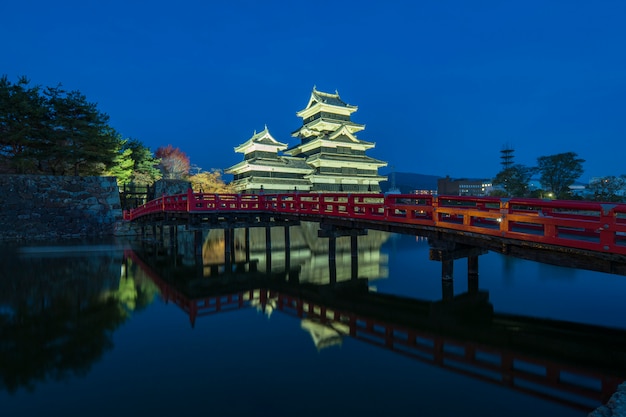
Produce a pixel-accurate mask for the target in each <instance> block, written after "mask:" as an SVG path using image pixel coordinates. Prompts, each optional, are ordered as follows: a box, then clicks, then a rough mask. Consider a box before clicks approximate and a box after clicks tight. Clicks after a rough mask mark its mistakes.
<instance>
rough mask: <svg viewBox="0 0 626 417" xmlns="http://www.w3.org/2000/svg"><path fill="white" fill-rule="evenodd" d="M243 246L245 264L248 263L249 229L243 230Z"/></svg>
mask: <svg viewBox="0 0 626 417" xmlns="http://www.w3.org/2000/svg"><path fill="white" fill-rule="evenodd" d="M243 239H244V244H245V245H246V263H248V262H250V228H249V227H246V229H245V230H244V236H243Z"/></svg>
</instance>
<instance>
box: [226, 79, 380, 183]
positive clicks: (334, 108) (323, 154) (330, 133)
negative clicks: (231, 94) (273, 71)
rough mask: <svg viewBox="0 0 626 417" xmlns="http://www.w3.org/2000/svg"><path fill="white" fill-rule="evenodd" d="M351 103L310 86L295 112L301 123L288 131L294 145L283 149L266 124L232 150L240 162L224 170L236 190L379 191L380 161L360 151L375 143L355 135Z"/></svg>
mask: <svg viewBox="0 0 626 417" xmlns="http://www.w3.org/2000/svg"><path fill="white" fill-rule="evenodd" d="M357 109H358V107H357V106H352V105H350V104H347V103H345V102H344V101H343V100H342V99H341V97H339V93H337V92H335V94H330V93H324V92H322V91H317V90H316V89H315V87H313V92H312V93H311V98H310V99H309V103H308V104H307V106H306V107H305V108H304V109H303V110H300V111H299V112H298V113H296V114H297V115H298V117H301V118H302V126H301V127H300V128H299V129H297V130H296V131H294V132H293V133H292V134H291V135H292V136H293V137H296V138H299V139H300V143H299V144H298V145H296V146H293V147H291V148H288V146H287V144H285V143H282V142H279V141H277V140H276V139H274V137H273V136H272V135H271V134H270V132H269V130H268V129H267V126H266V127H265V129H264V130H263V131H262V132H260V133H255V134H254V135H253V136H252V137H251V138H250V139H248V140H247V141H246V142H245V143H243V144H241V145H239V146H237V147H236V148H235V152H240V153H243V155H244V157H243V161H242V162H240V163H238V164H236V165H233V166H232V167H230V168H228V169H226V170H225V172H226V173H227V174H233V175H234V180H233V185H234V186H235V189H236V191H237V192H238V193H248V194H258V193H260V192H266V193H280V192H293V191H302V192H364V193H367V192H372V193H378V192H380V182H381V181H385V180H386V179H387V178H386V177H383V176H380V175H378V169H379V168H381V167H384V166H386V165H387V163H386V162H384V161H380V160H378V159H374V158H371V157H369V156H367V155H365V152H366V151H367V150H368V149H372V148H374V146H375V144H374V143H372V142H366V141H364V140H360V139H358V138H357V137H356V133H357V132H360V131H361V130H363V129H365V125H362V124H358V123H354V122H353V121H352V120H350V115H351V114H352V113H354V112H355V111H357Z"/></svg>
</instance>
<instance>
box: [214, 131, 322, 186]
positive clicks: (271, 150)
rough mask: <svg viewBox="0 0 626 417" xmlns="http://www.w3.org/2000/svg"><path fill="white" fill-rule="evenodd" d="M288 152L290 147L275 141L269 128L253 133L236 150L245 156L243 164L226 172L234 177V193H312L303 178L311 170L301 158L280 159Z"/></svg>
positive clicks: (234, 166) (307, 182)
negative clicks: (280, 152)
mask: <svg viewBox="0 0 626 417" xmlns="http://www.w3.org/2000/svg"><path fill="white" fill-rule="evenodd" d="M285 149H287V144H285V143H281V142H278V141H277V140H276V139H274V137H273V136H272V135H271V134H270V132H269V130H268V128H267V126H265V129H264V130H263V131H262V132H260V133H256V132H254V134H253V135H252V137H251V138H250V139H248V140H247V141H246V142H245V143H242V144H241V145H239V146H237V147H236V148H235V152H239V153H243V154H244V160H243V161H242V162H240V163H238V164H236V165H233V166H232V167H230V168H228V169H226V170H225V172H226V173H227V174H233V176H234V179H233V185H234V187H235V190H236V191H237V192H238V193H249V194H258V193H260V192H261V191H264V192H266V193H278V192H285V191H303V192H307V191H309V190H310V189H311V183H310V182H309V181H308V180H306V179H304V176H305V175H307V174H309V173H310V172H311V171H312V169H311V168H310V167H309V166H308V165H307V164H306V161H305V160H304V159H302V158H296V157H292V156H284V155H278V152H279V151H283V150H285Z"/></svg>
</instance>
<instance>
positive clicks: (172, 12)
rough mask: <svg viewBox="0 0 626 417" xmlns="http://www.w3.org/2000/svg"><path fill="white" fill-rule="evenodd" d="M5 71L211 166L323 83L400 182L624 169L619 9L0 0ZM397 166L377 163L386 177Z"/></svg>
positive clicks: (603, 4)
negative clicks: (80, 98)
mask: <svg viewBox="0 0 626 417" xmlns="http://www.w3.org/2000/svg"><path fill="white" fill-rule="evenodd" d="M0 16H1V23H0V39H1V40H2V41H1V42H2V49H1V51H0V74H4V75H7V76H8V77H9V79H10V80H12V81H14V82H15V81H17V78H18V76H20V75H25V76H27V77H28V78H30V80H31V84H33V85H42V86H54V85H57V84H58V83H61V84H62V85H63V87H64V88H65V89H67V90H79V91H81V92H82V93H84V94H85V95H86V96H87V99H88V100H89V101H91V102H95V103H97V104H98V108H99V110H100V111H102V112H104V113H107V114H108V115H109V116H110V118H111V120H110V124H111V125H112V126H113V127H114V128H115V129H117V130H118V131H119V132H120V133H121V134H122V135H123V136H124V137H132V138H136V139H139V140H140V141H141V142H143V143H144V144H145V145H146V146H148V147H150V148H151V149H152V150H153V151H154V150H156V148H157V147H159V146H164V145H168V144H172V145H174V146H176V147H179V148H180V149H181V150H182V151H184V152H186V153H187V154H188V155H189V156H190V159H191V162H192V164H195V165H198V166H200V167H202V168H204V169H207V170H208V169H211V168H222V169H223V168H227V167H228V166H230V165H233V164H235V163H237V162H239V161H240V160H241V159H242V155H241V154H236V153H235V152H234V150H233V148H234V147H235V146H237V145H239V144H240V143H243V142H245V141H246V140H247V139H248V138H249V137H250V136H251V135H252V134H253V132H254V131H255V130H257V131H260V130H262V129H263V128H264V126H265V124H267V126H268V127H269V129H270V132H271V133H272V134H273V135H274V137H276V138H277V139H278V140H279V141H282V142H287V143H288V144H289V145H293V144H296V143H297V140H296V139H295V138H292V137H291V132H292V131H294V130H295V129H297V128H298V127H299V126H300V125H301V120H300V119H299V118H298V117H297V116H296V112H297V111H299V110H301V109H302V108H304V106H305V105H306V104H307V101H308V99H309V96H310V92H311V89H312V88H313V86H314V85H315V86H317V88H318V90H322V91H329V92H334V91H335V90H338V91H339V93H340V95H341V97H342V98H343V99H344V101H346V102H348V103H350V104H353V105H357V106H358V107H359V110H358V111H357V112H356V113H355V114H354V115H353V120H354V121H356V122H358V123H363V124H365V125H366V129H365V130H364V131H362V132H360V133H359V134H358V136H359V137H360V138H361V139H364V140H367V141H371V142H375V143H376V147H375V148H374V149H372V150H371V151H369V152H368V155H370V156H372V157H375V158H378V159H382V160H385V161H388V162H389V165H390V166H393V167H394V168H395V170H396V171H400V172H416V173H421V174H432V175H446V174H448V175H451V176H452V177H486V178H490V177H493V176H494V175H495V174H496V173H497V172H498V171H499V170H500V169H501V166H500V150H501V149H502V148H503V147H504V146H505V145H507V144H508V145H510V146H512V147H513V148H514V149H515V154H514V155H515V162H516V163H521V164H524V165H528V166H533V165H535V164H536V161H537V157H539V156H545V155H552V154H557V153H562V152H569V151H572V152H576V153H577V154H578V156H579V157H581V158H583V159H585V160H586V162H585V164H584V168H585V174H584V175H583V177H582V179H589V178H590V177H593V176H604V175H620V174H626V167H624V165H623V162H622V160H623V158H624V157H625V156H626V155H625V150H626V125H625V122H626V1H624V0H615V1H603V0H595V1H588V0H585V1H576V0H568V1H565V0H564V1H550V0H526V1H479V0H472V1H465V0H449V1H446V0H437V1H385V2H380V1H367V0H354V1H340V0H334V1H315V2H305V1H288V0H281V1H272V0H264V1H238V0H228V1H188V0H178V1H167V2H165V1H159V0H155V1H133V0H123V1H122V0H106V1H104V0H103V1H95V0H91V1H90V0H81V1H62V0H60V1H47V0H45V1H44V0H41V1H30V0H22V1H6V2H4V3H3V5H2V7H1V8H0ZM388 171H389V168H384V169H382V170H381V172H382V173H386V172H388Z"/></svg>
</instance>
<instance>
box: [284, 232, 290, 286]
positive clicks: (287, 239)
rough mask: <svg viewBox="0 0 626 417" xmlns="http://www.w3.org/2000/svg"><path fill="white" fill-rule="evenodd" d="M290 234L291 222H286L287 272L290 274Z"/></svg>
mask: <svg viewBox="0 0 626 417" xmlns="http://www.w3.org/2000/svg"><path fill="white" fill-rule="evenodd" d="M290 240H291V239H290V235H289V223H285V273H286V274H287V276H289V270H290V269H291V253H290V251H289V248H290V247H291V242H290Z"/></svg>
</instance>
